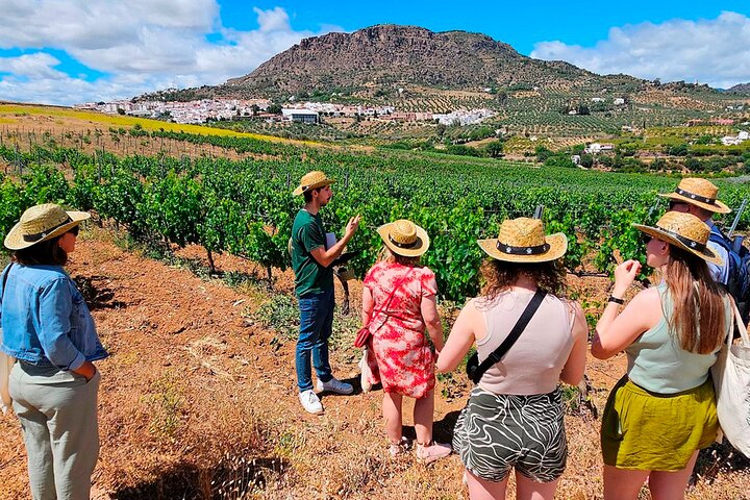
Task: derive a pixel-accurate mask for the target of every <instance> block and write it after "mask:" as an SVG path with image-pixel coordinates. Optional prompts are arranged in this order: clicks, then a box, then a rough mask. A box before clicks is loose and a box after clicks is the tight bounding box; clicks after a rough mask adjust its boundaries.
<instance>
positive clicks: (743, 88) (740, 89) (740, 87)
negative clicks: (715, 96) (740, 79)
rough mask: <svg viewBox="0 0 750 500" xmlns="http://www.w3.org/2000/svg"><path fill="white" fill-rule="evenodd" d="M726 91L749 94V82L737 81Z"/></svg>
mask: <svg viewBox="0 0 750 500" xmlns="http://www.w3.org/2000/svg"><path fill="white" fill-rule="evenodd" d="M727 92H730V93H732V94H743V95H750V82H748V83H738V84H737V85H735V86H734V87H731V88H729V89H727Z"/></svg>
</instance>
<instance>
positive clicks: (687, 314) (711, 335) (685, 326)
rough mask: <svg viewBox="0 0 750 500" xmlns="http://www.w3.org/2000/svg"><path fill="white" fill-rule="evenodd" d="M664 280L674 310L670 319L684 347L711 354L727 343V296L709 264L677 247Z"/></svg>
mask: <svg viewBox="0 0 750 500" xmlns="http://www.w3.org/2000/svg"><path fill="white" fill-rule="evenodd" d="M669 256H670V260H669V263H668V264H667V266H666V271H665V272H664V281H666V283H667V288H668V289H669V293H670V294H671V296H672V303H673V304H674V310H673V312H672V316H671V317H668V318H667V323H668V325H669V330H670V331H672V332H675V333H676V335H677V338H678V339H679V340H680V346H681V347H682V348H683V349H684V350H686V351H689V352H693V353H697V354H710V353H712V352H714V351H715V350H716V349H717V348H718V347H719V346H720V345H721V343H722V342H723V337H724V332H725V330H726V324H725V320H726V316H725V310H726V304H725V295H726V294H725V293H724V291H723V290H722V289H721V287H720V286H719V285H718V284H717V283H716V282H715V281H714V280H713V278H712V277H711V273H710V272H709V270H708V266H707V265H706V262H705V261H704V260H703V259H701V258H700V257H697V256H695V255H693V254H692V253H690V252H686V251H684V250H682V249H680V248H678V247H676V246H674V245H670V248H669Z"/></svg>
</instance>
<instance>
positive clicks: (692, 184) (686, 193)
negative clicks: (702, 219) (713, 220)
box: [659, 177, 732, 214]
mask: <svg viewBox="0 0 750 500" xmlns="http://www.w3.org/2000/svg"><path fill="white" fill-rule="evenodd" d="M718 194H719V188H717V187H716V186H714V184H713V183H712V182H711V181H708V180H706V179H699V178H696V177H687V178H685V179H682V180H681V181H680V183H679V184H678V185H677V188H676V189H675V190H674V193H662V194H660V195H659V196H663V197H665V198H670V199H672V200H675V201H677V202H681V203H690V204H691V205H695V206H697V207H701V208H704V209H706V210H708V211H709V212H716V213H719V214H728V213H729V212H731V211H732V209H731V208H729V207H728V206H726V205H725V204H723V203H722V202H720V201H719V200H717V199H716V195H718Z"/></svg>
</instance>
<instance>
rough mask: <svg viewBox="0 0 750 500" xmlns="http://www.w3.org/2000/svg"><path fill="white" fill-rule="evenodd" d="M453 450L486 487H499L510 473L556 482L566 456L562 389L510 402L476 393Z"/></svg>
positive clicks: (477, 390)
mask: <svg viewBox="0 0 750 500" xmlns="http://www.w3.org/2000/svg"><path fill="white" fill-rule="evenodd" d="M453 449H454V450H456V451H457V452H458V454H459V455H460V457H461V461H462V462H463V464H464V466H465V467H466V468H467V469H468V470H469V471H471V472H472V473H473V474H474V475H476V476H478V477H480V478H482V479H485V480H487V481H495V482H499V481H503V480H504V479H505V478H506V477H507V476H508V473H509V472H510V470H511V468H513V467H515V468H516V470H517V471H518V472H519V473H521V474H523V475H524V476H526V477H528V478H530V479H532V480H534V481H538V482H541V483H548V482H550V481H554V480H555V479H557V478H559V477H560V476H561V475H562V473H563V471H564V470H565V463H566V459H567V456H568V445H567V441H566V439H565V423H564V420H563V410H562V399H561V395H560V389H559V388H558V389H556V390H555V391H554V392H551V393H549V394H537V395H533V396H514V395H502V394H501V395H498V394H493V393H491V392H488V391H486V390H484V389H482V388H481V387H479V386H477V387H475V388H474V389H473V390H472V391H471V397H470V398H469V402H468V404H467V405H466V408H464V409H463V410H462V411H461V414H460V415H459V417H458V421H457V422H456V427H455V429H454V431H453Z"/></svg>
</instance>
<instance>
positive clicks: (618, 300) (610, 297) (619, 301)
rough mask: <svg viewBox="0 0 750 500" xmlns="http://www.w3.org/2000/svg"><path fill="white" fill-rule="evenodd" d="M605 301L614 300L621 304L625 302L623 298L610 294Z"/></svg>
mask: <svg viewBox="0 0 750 500" xmlns="http://www.w3.org/2000/svg"><path fill="white" fill-rule="evenodd" d="M607 302H614V303H615V304H620V305H623V304H624V303H625V299H619V298H617V297H615V296H614V295H610V296H609V298H608V299H607Z"/></svg>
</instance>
